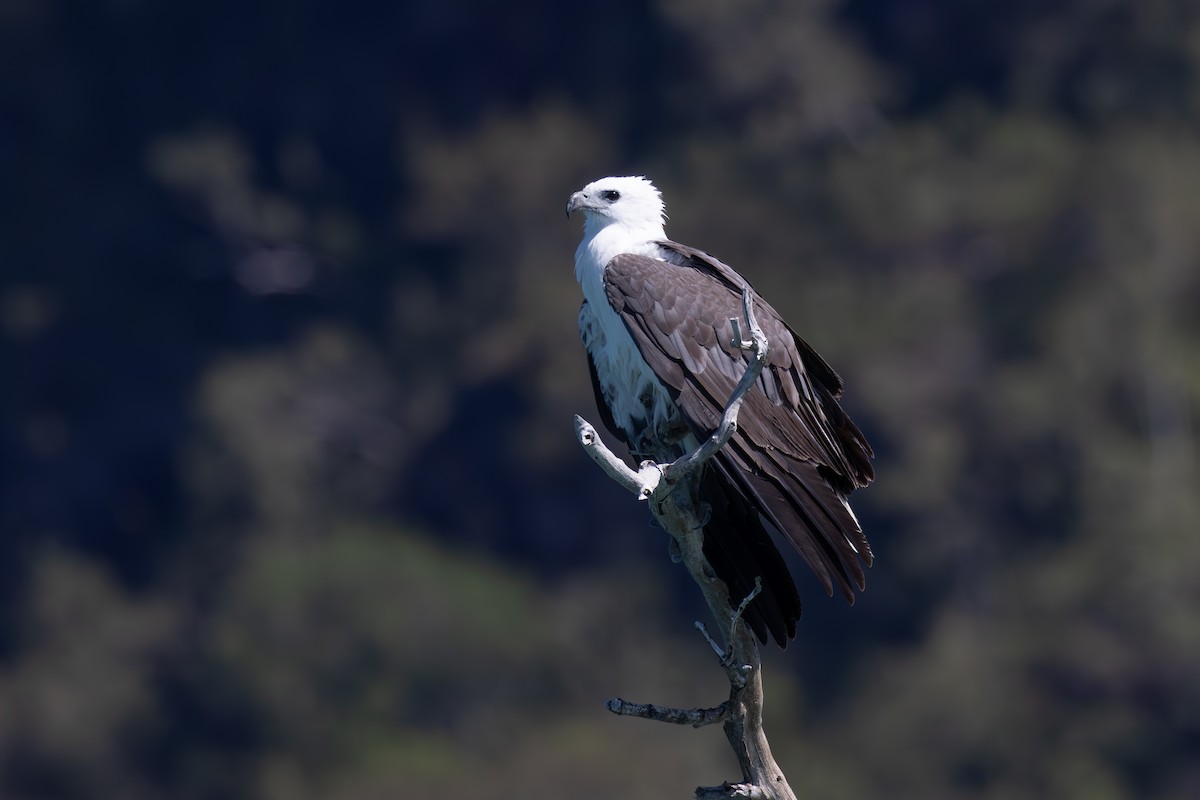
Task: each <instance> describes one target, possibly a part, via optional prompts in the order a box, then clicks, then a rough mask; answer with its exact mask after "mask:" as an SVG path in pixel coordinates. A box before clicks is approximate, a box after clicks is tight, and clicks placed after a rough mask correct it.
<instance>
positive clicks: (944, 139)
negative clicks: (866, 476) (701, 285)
mask: <svg viewBox="0 0 1200 800" xmlns="http://www.w3.org/2000/svg"><path fill="white" fill-rule="evenodd" d="M1198 123H1200V11H1198V9H1197V6H1196V5H1195V4H1194V3H1190V2H1183V1H1182V0H1179V1H1178V2H1170V1H1168V0H1060V1H1059V2H1049V3H1047V2H1009V3H993V4H977V3H971V4H968V3H960V2H954V1H953V0H912V1H910V2H899V0H845V1H844V2H839V0H826V1H825V2H798V3H774V2H767V1H766V0H751V1H750V2H739V3H721V2H717V0H695V2H684V0H659V1H658V2H647V3H605V4H582V5H581V4H570V3H561V2H526V3H522V4H517V5H513V4H492V3H482V2H463V3H448V2H442V1H441V0H428V1H426V0H418V1H417V2H407V3H391V4H382V3H340V4H333V3H303V2H289V3H284V2H260V3H244V2H238V3H234V2H225V1H224V0H206V2H190V0H181V1H180V2H172V3H152V2H148V1H147V0H107V1H106V2H78V3H73V2H66V0H7V1H6V2H3V3H0V367H2V372H0V375H2V377H0V415H2V417H0V795H2V796H4V797H11V798H93V797H94V798H106V799H107V798H158V797H172V798H180V799H181V800H186V799H187V798H196V799H197V800H199V798H233V799H234V800H237V799H238V798H281V799H282V798H289V799H292V798H300V799H303V798H336V799H338V800H374V799H375V798H397V797H427V796H434V795H437V796H445V797H464V798H465V797H472V798H511V797H524V798H542V797H544V798H561V797H573V798H590V797H596V798H600V797H611V796H614V795H620V796H624V797H630V798H641V797H646V798H650V797H662V796H684V795H686V793H687V792H688V791H690V789H691V787H692V786H693V785H695V784H697V783H717V782H719V781H720V780H722V779H725V778H735V777H737V774H736V764H734V763H733V761H732V758H731V757H730V756H729V754H728V753H727V748H726V747H725V745H724V742H723V739H722V736H721V734H720V732H719V731H717V730H713V729H706V730H703V731H693V730H690V729H681V730H675V729H666V728H663V727H661V726H651V725H648V724H646V723H641V722H638V721H632V720H620V719H616V718H612V717H610V715H608V713H607V712H606V711H604V709H603V701H604V700H605V699H606V698H608V697H610V696H615V695H617V694H621V695H623V696H626V697H631V698H634V699H640V700H653V701H656V702H662V703H672V704H677V705H685V706H692V705H712V704H715V703H716V702H718V701H719V700H720V699H721V695H722V693H723V689H722V676H721V673H720V671H719V669H718V668H717V666H716V665H715V664H714V663H712V659H711V656H710V655H709V654H708V653H707V651H706V646H705V645H704V644H703V642H702V641H700V640H699V638H698V637H697V636H695V634H694V633H693V632H692V631H691V626H690V622H691V620H692V619H693V618H695V617H697V616H700V615H701V614H702V611H701V609H700V604H699V600H698V596H697V593H696V592H695V590H694V587H692V586H690V585H689V584H688V583H687V580H686V577H685V576H684V575H683V574H682V571H681V570H679V569H678V568H677V567H675V566H673V565H672V564H671V563H670V562H669V561H668V560H667V558H666V557H665V549H666V546H665V541H664V537H663V536H662V534H661V532H659V531H656V530H654V529H652V528H650V527H649V526H648V525H647V524H646V518H645V515H644V510H643V509H640V508H638V506H637V504H636V502H635V501H633V500H632V499H631V498H629V497H627V496H624V495H622V493H621V492H620V490H618V489H617V488H616V487H614V486H613V485H611V484H610V483H609V482H608V481H607V480H605V478H604V477H603V476H602V475H601V473H600V472H599V471H598V470H597V469H596V468H595V467H594V466H593V465H592V464H591V463H590V462H589V461H588V460H587V459H586V458H585V457H584V456H583V455H582V454H581V453H580V452H579V451H578V448H577V446H576V445H575V443H574V439H573V435H572V432H571V415H572V413H574V412H582V413H584V414H585V416H591V417H592V418H593V419H594V418H595V412H594V406H593V402H592V399H591V394H590V389H589V386H588V382H587V376H586V370H585V367H584V364H583V357H582V352H581V349H580V347H579V344H578V339H577V332H576V329H575V315H576V311H577V308H578V302H579V290H578V287H577V286H576V285H575V283H574V280H573V275H572V261H571V259H572V254H573V251H574V247H575V244H576V242H577V241H578V238H579V235H580V231H579V223H578V221H577V220H572V221H570V222H568V221H565V220H564V219H563V218H562V209H563V205H564V202H565V200H566V198H567V196H568V195H569V194H570V193H571V192H572V191H574V190H576V189H578V188H579V187H580V186H582V185H583V184H584V183H586V182H587V181H590V180H592V179H594V178H597V177H601V176H603V175H607V174H646V175H649V176H651V177H652V178H653V179H654V180H655V181H656V183H657V184H658V185H659V187H660V188H661V189H663V191H664V195H665V199H666V202H667V209H668V212H669V213H670V215H671V222H670V223H669V226H668V231H669V233H670V234H671V235H672V236H673V237H674V238H677V239H679V240H681V241H684V242H687V243H691V244H695V245H697V246H700V247H703V248H705V249H708V250H710V251H711V252H713V253H715V254H716V255H718V256H719V257H721V258H723V259H725V260H727V261H728V262H730V263H731V264H733V265H734V266H735V267H737V268H738V269H740V270H741V271H742V272H743V273H745V274H746V275H747V276H748V277H749V278H750V279H751V280H753V281H754V283H755V285H756V286H757V287H758V288H759V289H760V290H761V291H763V292H764V294H766V295H767V296H768V297H769V298H771V300H772V303H773V305H774V306H776V307H777V308H778V309H779V310H780V311H781V312H783V313H784V315H785V316H786V317H787V318H788V319H789V320H790V321H791V322H792V323H793V325H794V326H795V327H796V328H797V329H798V330H799V331H800V332H801V333H802V335H804V336H805V337H806V338H807V339H808V340H809V341H810V342H811V343H812V344H813V345H814V346H815V347H817V349H818V350H820V351H821V352H822V353H823V355H825V356H826V357H827V358H828V359H829V360H830V361H831V362H832V363H833V364H834V366H835V367H836V368H837V369H838V370H839V371H840V372H841V373H842V374H843V377H844V378H845V379H846V383H847V386H848V391H847V398H846V407H847V408H848V410H849V411H850V412H851V413H852V414H853V415H854V417H855V418H856V419H857V420H858V421H859V423H860V425H861V426H862V427H863V429H864V430H865V431H866V433H867V435H868V437H869V438H870V439H871V440H872V442H873V443H874V444H875V446H876V450H877V453H878V459H877V471H878V474H879V480H878V482H877V483H876V485H875V486H873V487H872V488H870V489H868V490H866V491H864V492H861V493H859V494H857V495H856V496H855V507H856V509H857V510H858V512H859V515H860V517H861V519H862V520H863V522H864V525H865V527H866V528H867V530H868V533H869V534H870V536H871V539H872V542H873V543H874V546H875V550H876V553H877V555H878V559H877V562H876V565H875V567H874V568H873V569H872V570H871V571H870V574H869V575H868V590H867V592H866V593H865V594H864V595H863V596H862V597H861V599H860V601H859V603H858V604H857V606H856V607H855V608H853V609H848V608H846V607H845V606H844V604H842V603H841V601H840V600H830V599H827V598H825V597H824V595H823V593H822V592H821V591H820V589H819V588H818V587H817V586H816V585H815V584H816V582H815V580H813V579H812V578H811V577H810V576H809V575H808V574H807V573H806V572H805V571H804V569H803V567H802V566H799V565H797V575H798V577H799V579H800V583H801V592H802V595H803V598H804V602H805V616H804V618H803V619H802V620H801V625H800V631H799V637H798V639H797V641H796V642H795V643H793V645H792V646H791V647H789V648H788V650H787V651H786V652H783V653H779V652H775V651H772V652H771V653H770V654H768V657H767V658H768V660H767V670H768V672H767V675H766V681H767V691H768V703H769V706H770V714H771V716H770V717H769V720H768V730H769V733H770V734H771V735H772V744H773V747H774V750H775V753H776V755H777V757H778V758H779V760H780V762H781V764H782V765H783V767H784V769H785V770H786V771H787V773H788V776H789V778H790V780H791V783H792V785H793V787H794V788H795V789H796V791H797V793H798V794H799V795H800V796H802V797H827V798H863V797H879V796H895V797H922V798H965V797H977V798H1000V797H1023V798H1039V797H1044V798H1056V799H1057V798H1064V797H1080V798H1089V799H1093V798H1095V799H1100V800H1107V799H1108V798H1135V797H1136V798H1151V797H1155V798H1185V797H1186V798H1191V797H1196V796H1197V795H1200V681H1197V679H1196V676H1197V675H1200V623H1197V621H1196V609H1197V608H1198V607H1200V575H1198V571H1200V536H1198V535H1197V534H1198V533H1200V497H1198V487H1200V475H1198V471H1200V470H1198V465H1197V449H1196V448H1197V438H1198V436H1197V430H1196V426H1197V412H1198V410H1200V314H1198V313H1197V307H1198V305H1200V125H1198Z"/></svg>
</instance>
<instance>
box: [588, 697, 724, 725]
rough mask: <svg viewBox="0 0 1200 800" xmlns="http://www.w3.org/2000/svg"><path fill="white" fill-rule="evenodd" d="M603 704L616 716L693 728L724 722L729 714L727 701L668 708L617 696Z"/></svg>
mask: <svg viewBox="0 0 1200 800" xmlns="http://www.w3.org/2000/svg"><path fill="white" fill-rule="evenodd" d="M605 706H607V708H608V710H609V711H611V712H612V713H614V714H616V715H617V716H621V717H638V718H640V719H649V720H654V721H655V722H669V723H671V724H672V725H691V726H692V727H693V728H702V727H704V726H705V725H715V724H716V723H718V722H724V721H725V718H726V717H728V716H729V701H725V702H724V703H721V705H719V706H717V707H715V708H669V707H667V706H658V705H655V704H654V703H631V702H629V701H628V700H622V699H621V698H619V697H617V698H614V699H612V700H609V701H608V702H607V703H605Z"/></svg>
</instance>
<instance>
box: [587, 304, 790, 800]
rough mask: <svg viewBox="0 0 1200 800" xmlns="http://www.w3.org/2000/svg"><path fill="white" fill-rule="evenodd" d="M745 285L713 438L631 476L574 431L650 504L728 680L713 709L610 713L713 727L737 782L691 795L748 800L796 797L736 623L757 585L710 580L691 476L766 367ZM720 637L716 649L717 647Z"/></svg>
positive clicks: (751, 645)
mask: <svg viewBox="0 0 1200 800" xmlns="http://www.w3.org/2000/svg"><path fill="white" fill-rule="evenodd" d="M753 305H754V304H753V297H752V294H751V292H750V287H749V286H745V287H744V288H743V291H742V314H743V317H744V318H745V323H746V328H747V330H748V331H749V332H750V339H749V340H743V339H742V334H741V322H740V321H739V320H738V319H736V318H733V319H730V323H731V327H732V329H733V337H734V338H733V344H734V346H735V347H738V348H740V349H743V350H746V351H747V352H749V353H751V354H752V358H751V359H750V360H749V363H748V364H747V366H746V371H745V373H743V375H742V379H741V381H739V382H738V385H737V388H736V389H735V390H734V392H733V395H732V396H731V397H730V398H729V401H728V402H727V404H726V406H725V411H724V413H723V414H722V416H721V422H720V424H719V425H718V426H717V429H716V430H715V431H714V432H713V434H712V435H711V436H710V437H709V438H708V439H707V440H705V441H704V442H703V443H701V444H700V446H699V447H698V448H697V449H696V450H695V451H693V452H691V453H687V454H685V455H684V456H682V457H680V458H676V459H674V460H670V457H669V455H668V454H666V453H662V454H658V453H656V454H654V455H656V456H659V455H665V456H667V458H663V459H660V460H659V461H643V462H642V463H641V464H640V465H639V467H638V469H637V470H636V471H635V470H633V469H631V468H630V467H629V466H628V465H627V464H625V462H624V461H622V460H621V459H620V458H618V457H617V456H616V455H615V454H613V452H612V451H611V450H609V449H608V447H607V446H606V445H605V444H604V442H603V441H601V439H600V437H599V436H598V435H597V433H596V429H595V428H594V427H593V426H592V425H591V424H589V423H588V422H587V421H585V420H584V419H582V418H581V417H579V416H576V417H575V431H576V435H577V436H578V438H579V442H580V444H581V445H582V446H583V448H584V449H585V451H587V453H588V455H589V456H591V458H592V460H594V461H595V462H596V463H597V464H599V465H600V466H601V467H602V468H603V469H604V471H605V472H606V473H608V475H609V476H610V477H612V478H613V480H615V481H617V483H619V484H621V485H622V486H624V487H625V488H626V489H627V490H629V491H630V492H632V493H633V494H634V495H636V496H637V497H638V499H639V500H646V501H648V502H649V504H650V511H651V513H652V514H653V515H654V518H655V519H656V520H657V521H658V523H659V525H660V526H661V527H662V528H663V530H665V531H666V532H667V533H668V534H670V536H671V538H672V548H671V552H672V559H673V560H676V559H677V560H679V561H681V562H682V563H683V564H684V566H685V567H687V570H688V572H689V573H690V574H691V576H692V579H693V580H694V581H695V582H696V585H697V586H699V587H700V591H701V592H702V593H703V594H704V599H705V601H706V602H707V603H708V607H709V611H710V612H711V613H712V615H713V618H714V619H715V620H716V624H717V628H718V637H713V636H710V635H709V633H708V631H707V630H705V629H704V627H703V625H699V623H698V626H699V627H700V629H701V631H702V632H703V633H704V636H705V638H706V639H708V641H709V644H710V645H711V646H712V648H713V651H714V652H715V653H716V654H717V657H718V658H719V659H720V662H721V665H722V667H724V669H725V672H726V675H727V677H728V678H729V686H730V690H729V699H728V700H726V701H725V702H723V703H721V704H720V705H718V706H716V707H714V708H708V709H703V708H698V709H677V708H665V707H662V706H657V705H654V704H639V703H629V702H627V701H625V700H621V699H616V700H610V701H609V702H608V708H609V710H610V711H612V712H613V713H616V714H623V715H626V716H636V717H641V718H643V719H651V720H656V721H659V722H670V723H673V724H677V725H680V724H683V725H695V726H697V727H699V726H700V725H708V724H713V723H716V722H721V723H722V725H723V727H724V729H725V736H726V738H727V739H728V740H729V744H730V746H731V747H732V748H733V751H734V753H735V754H736V755H737V758H738V764H739V765H740V766H741V770H742V780H741V782H739V783H723V784H721V785H720V786H711V787H703V786H702V787H699V788H697V789H696V797H697V798H705V799H706V800H710V799H715V798H753V799H754V800H796V796H795V794H793V792H792V790H791V787H790V786H788V783H787V780H786V779H785V778H784V776H783V772H782V770H780V769H779V765H778V764H776V763H775V759H774V757H773V756H772V755H771V748H770V745H769V744H768V742H767V737H766V734H765V733H764V731H763V727H762V712H763V689H762V675H761V672H762V670H761V662H760V659H759V652H758V642H757V640H756V639H755V638H754V634H753V633H752V632H751V631H750V630H749V629H748V627H747V626H746V625H742V624H740V622H741V617H742V614H743V613H744V612H745V610H746V607H747V606H748V605H749V603H750V602H751V601H752V600H753V599H754V597H755V596H756V595H757V593H758V592H759V591H760V590H761V586H762V584H761V581H756V582H755V588H754V590H753V591H751V593H750V594H749V596H747V597H745V598H733V599H732V602H731V598H730V596H729V588H728V587H727V586H726V585H725V583H724V582H723V581H721V580H720V579H719V578H717V577H716V575H715V574H714V573H713V571H712V568H711V567H710V566H709V564H708V561H707V560H706V559H705V557H704V524H705V522H706V521H707V518H708V514H709V512H708V508H707V506H706V504H705V503H704V501H703V499H702V498H700V496H699V493H698V490H699V480H698V478H699V475H700V472H699V471H698V470H699V468H700V467H702V466H703V465H704V464H705V462H707V461H708V459H710V458H712V457H713V456H714V455H716V453H717V452H718V451H720V449H721V448H722V447H724V446H725V444H726V443H727V442H728V441H729V439H730V438H731V437H732V436H733V434H734V433H735V432H736V431H737V418H738V412H739V410H740V408H741V404H742V401H743V399H744V398H745V397H746V394H747V393H748V392H749V391H750V389H751V388H752V387H753V386H754V384H755V382H756V381H757V380H758V377H759V375H760V373H761V372H762V369H763V366H764V365H765V364H766V360H767V351H768V342H767V338H766V335H765V334H764V333H763V331H762V329H761V328H760V327H759V325H758V321H757V320H756V319H755V318H754V308H753ZM718 638H719V639H720V640H721V642H723V644H721V643H718V641H717V639H718Z"/></svg>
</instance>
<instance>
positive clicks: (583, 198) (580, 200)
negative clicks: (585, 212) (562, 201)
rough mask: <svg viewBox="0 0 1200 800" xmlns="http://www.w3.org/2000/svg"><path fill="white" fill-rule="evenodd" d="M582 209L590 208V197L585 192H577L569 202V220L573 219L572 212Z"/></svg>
mask: <svg viewBox="0 0 1200 800" xmlns="http://www.w3.org/2000/svg"><path fill="white" fill-rule="evenodd" d="M581 208H590V206H589V205H588V196H587V195H586V194H584V193H583V192H576V193H575V194H573V195H571V198H570V199H569V200H567V219H570V218H571V212H573V211H578V210H579V209H581Z"/></svg>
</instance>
